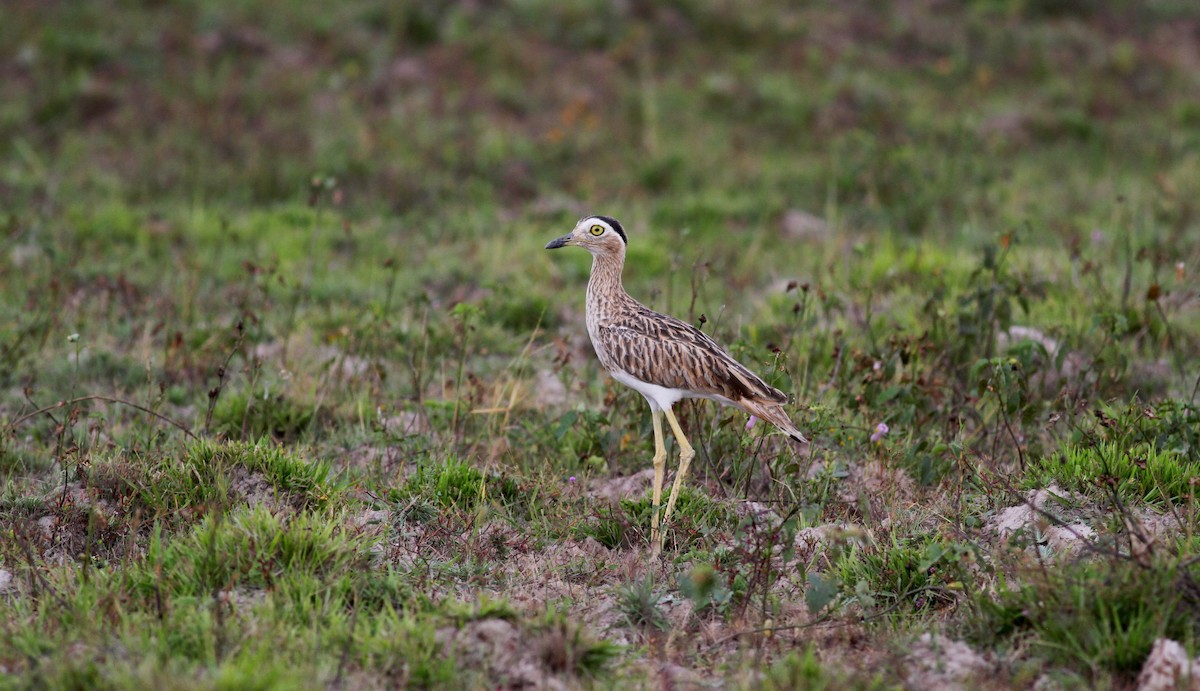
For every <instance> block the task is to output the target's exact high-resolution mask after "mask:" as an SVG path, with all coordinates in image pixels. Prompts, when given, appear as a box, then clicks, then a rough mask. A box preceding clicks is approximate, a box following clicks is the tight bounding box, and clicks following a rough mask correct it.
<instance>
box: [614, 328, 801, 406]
mask: <svg viewBox="0 0 1200 691" xmlns="http://www.w3.org/2000/svg"><path fill="white" fill-rule="evenodd" d="M599 330H600V337H601V338H602V339H604V349H605V351H607V355H608V358H609V359H610V360H611V362H612V364H613V365H615V366H616V367H618V368H620V369H622V370H624V371H625V372H627V373H628V374H630V375H631V376H633V377H635V378H637V379H639V380H641V381H644V382H649V383H651V384H657V385H658V386H663V387H666V388H670V389H687V390H688V391H693V392H696V393H699V394H714V395H717V396H721V397H723V398H726V399H728V400H730V401H733V402H735V403H736V402H738V401H741V400H745V399H750V400H758V401H763V402H771V403H783V402H785V401H787V396H786V395H785V394H784V393H783V392H782V391H779V390H778V389H776V388H774V387H773V386H770V385H769V384H767V383H766V382H764V381H763V380H762V379H760V378H759V377H758V376H757V375H755V374H754V373H753V372H751V371H750V370H748V369H746V368H745V367H744V366H743V365H742V364H741V363H739V362H738V361H737V360H734V359H733V357H732V356H730V355H729V353H727V352H725V351H724V350H723V349H722V348H721V346H719V345H717V342H716V341H714V340H713V339H711V338H709V337H708V335H707V334H705V333H704V332H703V331H700V330H699V329H697V328H695V327H694V326H692V325H691V324H688V323H686V322H682V321H680V320H678V319H676V318H674V317H670V316H667V315H665V314H659V313H657V312H653V311H652V310H650V309H648V308H643V309H642V310H638V311H637V312H635V313H632V314H629V315H626V316H624V317H622V318H618V319H615V320H613V321H611V322H609V323H607V324H602V325H600V329H599Z"/></svg>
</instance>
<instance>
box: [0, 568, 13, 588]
mask: <svg viewBox="0 0 1200 691" xmlns="http://www.w3.org/2000/svg"><path fill="white" fill-rule="evenodd" d="M12 587H13V575H12V571H9V570H7V569H0V593H3V592H5V591H6V590H8V589H10V588H12Z"/></svg>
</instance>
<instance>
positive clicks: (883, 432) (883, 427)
mask: <svg viewBox="0 0 1200 691" xmlns="http://www.w3.org/2000/svg"><path fill="white" fill-rule="evenodd" d="M891 431H892V430H891V429H889V428H888V426H887V423H886V422H881V423H879V424H878V425H875V433H874V434H872V435H871V441H879V440H880V439H883V438H884V437H886V436H887V433H888V432H891Z"/></svg>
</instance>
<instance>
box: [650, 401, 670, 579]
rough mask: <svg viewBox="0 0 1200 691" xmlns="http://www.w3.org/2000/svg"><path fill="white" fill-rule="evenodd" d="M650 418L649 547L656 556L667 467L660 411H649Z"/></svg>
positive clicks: (660, 546)
mask: <svg viewBox="0 0 1200 691" xmlns="http://www.w3.org/2000/svg"><path fill="white" fill-rule="evenodd" d="M650 418H651V420H652V421H653V422H654V494H653V495H652V497H653V499H654V508H653V510H652V511H651V513H650V549H651V550H652V552H653V554H654V556H658V552H659V550H661V549H662V533H661V532H659V529H658V525H659V521H658V519H659V515H658V510H659V507H660V506H661V505H662V486H663V477H664V475H665V474H666V472H665V471H666V467H667V447H666V445H664V444H663V431H662V411H661V410H658V409H657V408H655V409H652V410H651V411H650Z"/></svg>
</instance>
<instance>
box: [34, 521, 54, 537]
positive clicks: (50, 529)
mask: <svg viewBox="0 0 1200 691" xmlns="http://www.w3.org/2000/svg"><path fill="white" fill-rule="evenodd" d="M37 525H38V529H40V530H41V531H42V535H43V536H44V537H46V538H51V537H54V529H55V528H57V527H58V516H42V517H41V518H39V519H38V522H37Z"/></svg>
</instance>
